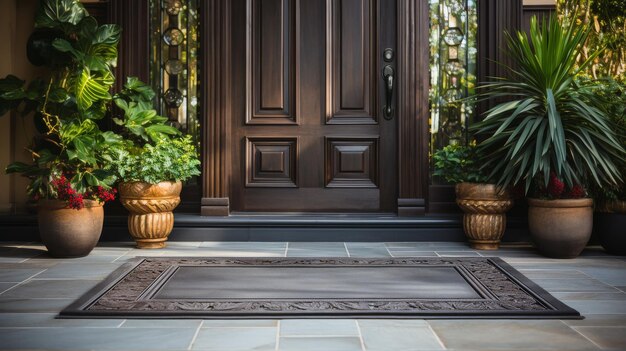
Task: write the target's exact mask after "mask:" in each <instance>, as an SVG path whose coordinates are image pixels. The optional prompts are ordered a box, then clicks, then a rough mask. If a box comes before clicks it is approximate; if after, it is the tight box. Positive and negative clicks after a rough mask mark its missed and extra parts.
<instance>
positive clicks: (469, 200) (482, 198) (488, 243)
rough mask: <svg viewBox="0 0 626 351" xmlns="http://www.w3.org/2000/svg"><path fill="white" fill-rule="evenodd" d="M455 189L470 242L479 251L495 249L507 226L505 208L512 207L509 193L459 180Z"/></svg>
mask: <svg viewBox="0 0 626 351" xmlns="http://www.w3.org/2000/svg"><path fill="white" fill-rule="evenodd" d="M455 189H456V203H457V204H458V205H459V207H460V208H461V209H462V210H463V212H464V214H463V230H464V231H465V235H466V236H467V238H468V239H469V242H470V245H471V246H472V247H473V248H474V249H478V250H497V249H498V247H499V246H500V240H501V239H502V236H503V235H504V230H505V229H506V211H508V210H510V209H511V207H513V200H512V199H511V198H510V197H509V194H508V192H507V191H506V190H504V189H501V188H498V187H497V186H496V185H495V184H483V183H459V184H457V185H456V188H455Z"/></svg>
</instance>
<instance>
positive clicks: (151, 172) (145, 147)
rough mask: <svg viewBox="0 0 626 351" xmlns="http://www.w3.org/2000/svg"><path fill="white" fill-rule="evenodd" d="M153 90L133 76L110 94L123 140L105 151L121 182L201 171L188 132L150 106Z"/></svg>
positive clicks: (154, 180)
mask: <svg viewBox="0 0 626 351" xmlns="http://www.w3.org/2000/svg"><path fill="white" fill-rule="evenodd" d="M154 95H155V94H154V91H153V90H152V88H150V87H149V86H148V85H146V84H144V83H142V82H141V81H139V80H138V79H137V78H135V77H129V78H128V79H127V82H126V84H125V85H124V89H122V91H120V92H119V93H118V94H116V95H115V96H114V98H113V100H114V102H115V104H116V105H117V107H118V108H119V109H120V111H121V113H122V114H121V116H118V117H115V118H113V121H114V122H115V123H116V124H117V125H118V126H120V127H121V128H122V131H121V134H122V135H123V136H124V142H123V143H121V144H116V145H114V146H113V147H112V148H111V149H110V150H108V152H107V153H110V154H111V155H112V156H111V165H112V166H111V169H112V170H113V171H114V172H115V173H116V175H117V176H118V177H119V179H120V181H123V182H134V181H142V182H147V183H152V184H156V183H159V182H161V181H178V180H181V181H184V180H186V179H189V178H190V177H192V176H196V175H199V174H200V171H199V169H198V166H199V165H200V161H199V159H198V152H197V149H196V147H195V145H194V144H193V142H192V141H191V137H190V136H186V137H182V136H181V133H180V131H179V130H178V129H176V128H174V127H172V126H170V125H167V117H163V116H160V115H159V114H158V113H157V111H155V110H154V109H153V108H152V101H153V98H154Z"/></svg>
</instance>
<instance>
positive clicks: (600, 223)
mask: <svg viewBox="0 0 626 351" xmlns="http://www.w3.org/2000/svg"><path fill="white" fill-rule="evenodd" d="M606 209H607V212H596V213H595V214H594V216H595V217H594V221H593V231H594V232H595V233H596V235H597V237H598V238H599V239H600V245H602V247H603V248H604V249H605V250H606V252H608V253H610V254H613V255H622V256H625V255H626V201H612V202H610V203H609V204H608V206H606Z"/></svg>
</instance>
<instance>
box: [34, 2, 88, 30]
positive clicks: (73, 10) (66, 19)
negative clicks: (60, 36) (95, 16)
mask: <svg viewBox="0 0 626 351" xmlns="http://www.w3.org/2000/svg"><path fill="white" fill-rule="evenodd" d="M40 4H41V5H40V7H39V9H38V10H37V14H36V15H35V27H38V28H40V27H48V28H56V27H59V26H61V25H62V24H64V23H68V24H73V25H76V24H78V23H79V22H80V21H81V20H82V19H83V18H84V17H85V16H86V15H87V11H86V10H85V8H84V7H83V5H82V4H81V3H80V2H79V1H78V0H46V1H41V2H40Z"/></svg>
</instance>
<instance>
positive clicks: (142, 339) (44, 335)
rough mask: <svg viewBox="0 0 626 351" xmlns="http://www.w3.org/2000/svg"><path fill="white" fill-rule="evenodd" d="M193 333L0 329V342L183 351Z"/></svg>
mask: <svg viewBox="0 0 626 351" xmlns="http://www.w3.org/2000/svg"><path fill="white" fill-rule="evenodd" d="M194 333H195V330H194V329H181V328H153V329H145V328H142V329H139V328H75V327H72V328H35V329H32V328H24V329H23V328H15V329H12V328H10V329H1V328H0V340H2V344H3V345H2V347H3V348H6V349H49V350H86V349H91V350H94V349H99V350H169V349H186V348H187V346H188V345H189V344H190V343H191V340H192V338H193V336H194ZM35 335H36V337H33V336H35Z"/></svg>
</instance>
